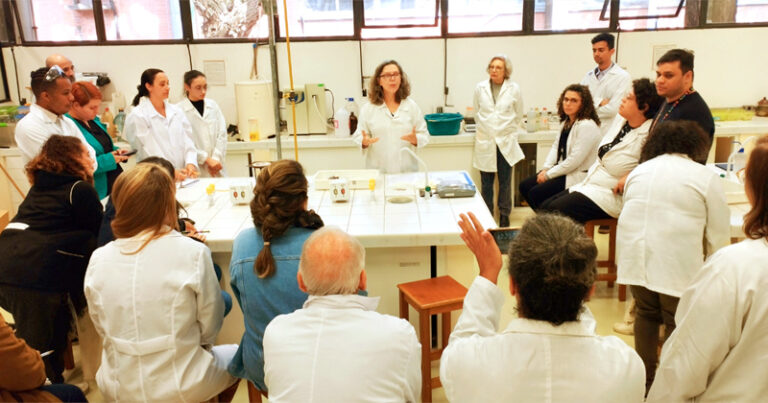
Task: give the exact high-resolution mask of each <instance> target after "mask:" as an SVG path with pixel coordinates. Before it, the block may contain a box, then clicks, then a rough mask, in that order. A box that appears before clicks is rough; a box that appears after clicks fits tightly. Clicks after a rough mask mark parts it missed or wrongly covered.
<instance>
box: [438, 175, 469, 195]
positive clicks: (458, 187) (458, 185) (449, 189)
mask: <svg viewBox="0 0 768 403" xmlns="http://www.w3.org/2000/svg"><path fill="white" fill-rule="evenodd" d="M476 192H477V188H476V187H475V185H474V183H472V179H470V178H469V175H467V173H466V172H461V173H460V174H457V176H456V177H454V178H445V179H443V180H441V181H440V182H438V183H437V195H438V196H440V197H441V198H443V199H448V198H456V197H472V196H474V195H475V193H476Z"/></svg>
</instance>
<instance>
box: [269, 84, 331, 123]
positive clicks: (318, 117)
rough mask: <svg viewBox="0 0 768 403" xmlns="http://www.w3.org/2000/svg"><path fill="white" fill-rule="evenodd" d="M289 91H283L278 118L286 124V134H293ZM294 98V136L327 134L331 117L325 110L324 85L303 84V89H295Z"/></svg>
mask: <svg viewBox="0 0 768 403" xmlns="http://www.w3.org/2000/svg"><path fill="white" fill-rule="evenodd" d="M290 92H291V90H290V89H284V90H283V94H284V95H283V98H282V99H281V100H280V117H281V119H283V120H285V121H286V122H287V123H288V134H289V135H292V134H293V117H292V113H293V112H292V111H291V109H292V108H291V101H290V100H289V99H288V97H287V94H289V93H290ZM293 92H294V93H295V94H296V96H297V99H296V134H327V133H328V130H329V125H328V119H329V118H330V117H331V116H330V114H329V113H328V111H327V109H326V103H325V85H324V84H305V85H304V89H299V88H295V89H294V91H293Z"/></svg>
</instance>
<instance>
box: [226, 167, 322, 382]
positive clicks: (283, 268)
mask: <svg viewBox="0 0 768 403" xmlns="http://www.w3.org/2000/svg"><path fill="white" fill-rule="evenodd" d="M253 193H254V198H253V200H252V201H251V216H252V217H253V225H254V228H249V229H246V230H244V231H242V232H240V234H238V235H237V237H236V238H235V242H234V245H233V247H232V261H231V263H230V266H229V271H230V275H231V277H232V281H231V285H232V290H233V291H234V293H235V297H236V298H237V300H238V302H239V303H240V308H241V309H242V310H243V316H244V319H245V329H246V331H245V334H243V338H242V340H241V341H240V346H239V348H238V350H237V354H235V357H234V359H233V360H232V362H231V363H230V365H229V372H230V373H231V374H232V375H234V376H236V377H238V378H245V379H247V380H249V381H250V382H252V383H253V384H254V385H255V386H256V388H258V389H259V390H262V391H266V390H267V387H266V385H265V384H264V354H263V348H262V342H263V340H264V329H265V328H266V327H267V324H269V322H270V321H271V320H272V319H273V318H274V317H275V316H277V315H281V314H284V313H290V312H293V311H295V310H296V309H298V308H301V307H302V305H304V301H306V299H307V294H305V293H303V292H302V291H301V290H299V287H298V285H297V284H296V273H297V272H298V270H299V257H300V256H301V248H302V246H303V245H304V241H305V240H306V239H307V238H308V237H309V236H310V235H311V234H312V232H313V231H314V230H316V229H318V228H320V227H322V226H323V220H322V219H321V218H320V216H318V215H317V214H316V213H315V212H314V211H313V210H307V178H306V177H305V176H304V169H303V168H302V167H301V164H299V163H298V162H296V161H293V160H281V161H277V162H275V163H273V164H272V165H270V166H269V167H267V168H265V169H262V170H261V173H260V174H259V177H258V179H257V181H256V187H255V188H254V189H253Z"/></svg>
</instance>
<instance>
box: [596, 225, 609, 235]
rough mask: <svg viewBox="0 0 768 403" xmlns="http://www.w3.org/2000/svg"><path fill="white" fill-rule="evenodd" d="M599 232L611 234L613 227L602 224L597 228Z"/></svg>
mask: <svg viewBox="0 0 768 403" xmlns="http://www.w3.org/2000/svg"><path fill="white" fill-rule="evenodd" d="M597 233H598V234H610V233H611V227H609V226H607V225H601V226H600V227H599V228H598V229H597Z"/></svg>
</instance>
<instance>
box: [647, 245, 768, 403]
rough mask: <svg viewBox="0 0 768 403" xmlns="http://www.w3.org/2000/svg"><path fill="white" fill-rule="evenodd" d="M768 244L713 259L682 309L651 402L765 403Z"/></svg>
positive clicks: (685, 295)
mask: <svg viewBox="0 0 768 403" xmlns="http://www.w3.org/2000/svg"><path fill="white" fill-rule="evenodd" d="M766 262H768V242H766V240H765V238H762V239H754V240H753V239H748V240H745V241H742V242H739V243H738V244H735V245H731V246H728V247H725V248H723V249H721V250H720V251H718V252H717V253H715V254H714V255H713V256H712V257H711V258H710V259H709V260H708V261H707V263H706V264H705V265H704V268H703V269H702V270H701V271H699V274H698V275H697V276H696V278H695V279H694V281H693V282H692V283H691V285H690V286H689V287H688V288H687V289H686V290H685V292H684V293H683V296H682V297H681V298H680V303H679V304H678V305H677V313H676V314H675V323H677V328H676V329H675V331H674V332H673V333H672V336H670V338H669V339H668V340H667V342H666V343H665V344H664V347H663V348H662V350H661V361H660V363H659V368H658V369H657V370H656V378H655V379H654V382H653V386H651V391H650V393H649V394H648V401H649V402H684V401H697V402H764V401H765V400H766V396H768V382H766V379H768V365H766V354H768V337H766V334H767V333H768V330H767V329H768V322H766V320H765V318H768V294H766V289H768V263H766Z"/></svg>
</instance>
